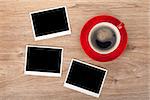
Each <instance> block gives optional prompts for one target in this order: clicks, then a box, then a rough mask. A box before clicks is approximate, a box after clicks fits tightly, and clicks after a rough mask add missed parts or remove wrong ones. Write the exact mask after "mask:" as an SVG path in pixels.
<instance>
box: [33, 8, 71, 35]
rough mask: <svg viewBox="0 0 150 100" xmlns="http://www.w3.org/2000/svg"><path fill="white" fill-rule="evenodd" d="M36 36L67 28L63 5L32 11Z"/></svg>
mask: <svg viewBox="0 0 150 100" xmlns="http://www.w3.org/2000/svg"><path fill="white" fill-rule="evenodd" d="M31 16H32V21H33V26H34V31H35V35H36V37H38V36H43V35H48V34H52V33H53V34H54V33H56V32H62V31H67V30H69V27H68V22H67V16H66V12H65V7H62V8H58V9H53V10H48V11H43V12H37V13H32V14H31Z"/></svg>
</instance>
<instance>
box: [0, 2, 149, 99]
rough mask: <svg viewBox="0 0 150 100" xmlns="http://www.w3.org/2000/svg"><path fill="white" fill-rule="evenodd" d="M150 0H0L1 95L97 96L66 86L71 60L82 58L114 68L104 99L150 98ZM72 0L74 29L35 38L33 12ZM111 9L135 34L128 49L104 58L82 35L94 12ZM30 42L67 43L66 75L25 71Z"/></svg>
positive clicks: (98, 13) (68, 3)
mask: <svg viewBox="0 0 150 100" xmlns="http://www.w3.org/2000/svg"><path fill="white" fill-rule="evenodd" d="M148 3H149V2H148V0H0V100H30V99H31V100H57V99H58V100H97V99H96V98H94V97H90V96H87V95H85V94H81V93H79V92H76V91H73V90H70V89H67V88H64V87H63V82H64V79H65V77H66V72H67V70H68V66H69V63H70V60H71V59H72V58H77V59H79V60H83V61H86V62H89V63H92V64H96V65H98V66H101V67H104V68H106V69H108V71H109V73H108V76H107V78H106V81H105V84H104V87H103V90H102V93H101V96H100V98H99V99H100V100H150V99H149V93H148V92H149V90H150V88H148V83H149V81H150V78H149V77H148V74H149V73H148V70H149V66H148V65H149V59H148V58H149V56H150V53H149V51H150V49H149V46H150V45H149V44H150V41H149V39H150V36H149V28H150V26H149V22H150V21H149V20H148V18H149V13H150V12H148V10H149V9H148V6H149V4H148ZM60 5H67V7H68V12H69V18H70V24H71V27H72V34H71V35H68V36H63V37H58V38H53V39H48V40H42V41H37V42H36V41H34V39H33V33H32V29H31V23H30V18H29V12H30V11H35V10H40V9H45V8H51V7H56V6H60ZM100 14H109V15H113V16H115V17H117V18H118V19H120V20H122V21H123V22H124V23H125V25H126V29H127V32H128V36H129V42H128V46H127V49H126V50H125V52H124V53H123V54H122V55H121V56H120V57H119V58H118V59H116V60H114V61H111V62H107V63H102V62H97V61H94V60H92V59H90V58H89V57H88V56H87V55H86V54H85V53H84V51H83V50H82V49H81V46H80V41H79V36H80V30H81V28H82V26H83V25H84V23H85V22H86V21H87V20H88V19H89V18H91V17H93V16H96V15H100ZM26 44H39V45H49V46H60V47H63V48H64V62H63V75H62V77H61V78H51V77H38V76H25V75H24V74H23V67H24V55H25V45H26Z"/></svg>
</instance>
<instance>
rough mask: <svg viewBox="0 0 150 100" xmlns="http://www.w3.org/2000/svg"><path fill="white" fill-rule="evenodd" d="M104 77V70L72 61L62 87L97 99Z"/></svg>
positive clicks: (105, 73)
mask: <svg viewBox="0 0 150 100" xmlns="http://www.w3.org/2000/svg"><path fill="white" fill-rule="evenodd" d="M78 64H79V66H78ZM92 71H93V73H92ZM95 73H96V74H95ZM106 75H107V70H106V69H103V68H100V67H97V66H95V65H91V64H88V63H86V62H83V61H79V60H76V59H72V60H71V63H70V66H69V69H68V72H67V75H66V79H65V81H64V87H67V88H69V89H72V90H75V91H78V92H81V93H84V94H87V95H90V96H93V97H97V98H98V97H99V96H100V93H101V90H102V87H103V84H104V81H105V78H106ZM92 78H93V79H92ZM94 78H95V79H94Z"/></svg>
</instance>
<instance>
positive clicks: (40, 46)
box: [24, 45, 64, 77]
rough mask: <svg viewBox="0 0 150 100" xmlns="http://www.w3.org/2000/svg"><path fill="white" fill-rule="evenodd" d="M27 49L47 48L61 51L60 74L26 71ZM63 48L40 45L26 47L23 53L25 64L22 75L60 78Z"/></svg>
mask: <svg viewBox="0 0 150 100" xmlns="http://www.w3.org/2000/svg"><path fill="white" fill-rule="evenodd" d="M29 47H37V48H49V49H61V63H60V73H52V72H38V71H27V70H26V65H27V54H28V48H29ZM63 50H64V49H63V48H61V47H51V46H44V45H43V46H42V45H26V51H25V64H24V74H25V75H36V76H50V77H61V74H62V63H63Z"/></svg>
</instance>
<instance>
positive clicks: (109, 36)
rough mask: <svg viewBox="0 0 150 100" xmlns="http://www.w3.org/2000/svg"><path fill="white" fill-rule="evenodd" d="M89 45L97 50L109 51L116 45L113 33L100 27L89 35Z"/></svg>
mask: <svg viewBox="0 0 150 100" xmlns="http://www.w3.org/2000/svg"><path fill="white" fill-rule="evenodd" d="M91 34H92V35H91V38H90V39H91V40H90V41H91V44H92V45H93V47H94V48H96V49H99V50H109V49H111V48H112V47H113V46H114V45H115V43H116V35H115V31H114V30H113V29H111V28H110V27H107V26H101V27H98V28H96V29H94V31H93V32H92V33H91Z"/></svg>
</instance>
